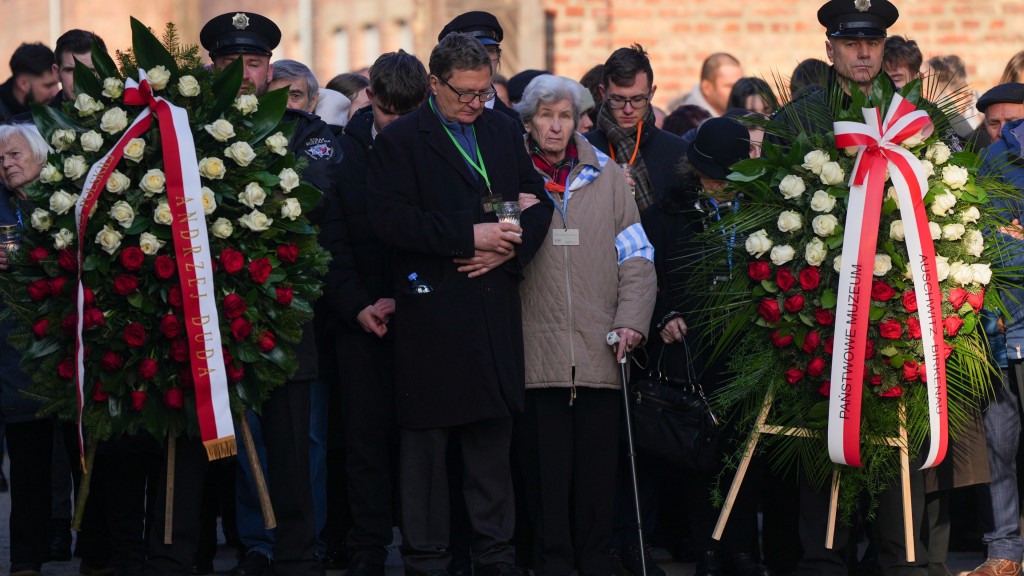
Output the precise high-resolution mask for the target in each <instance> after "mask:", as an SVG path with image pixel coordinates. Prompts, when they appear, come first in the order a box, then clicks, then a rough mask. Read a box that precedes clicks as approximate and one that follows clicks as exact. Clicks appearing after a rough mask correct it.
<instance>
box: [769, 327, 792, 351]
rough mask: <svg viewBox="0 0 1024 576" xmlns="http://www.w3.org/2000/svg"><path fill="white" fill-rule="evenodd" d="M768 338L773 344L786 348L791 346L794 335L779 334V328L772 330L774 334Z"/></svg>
mask: <svg viewBox="0 0 1024 576" xmlns="http://www.w3.org/2000/svg"><path fill="white" fill-rule="evenodd" d="M768 339H769V340H771V342H772V344H774V345H775V347H776V348H785V347H786V346H789V345H790V344H792V343H793V336H792V335H789V336H779V331H778V330H776V331H775V332H772V335H771V336H769V337H768Z"/></svg>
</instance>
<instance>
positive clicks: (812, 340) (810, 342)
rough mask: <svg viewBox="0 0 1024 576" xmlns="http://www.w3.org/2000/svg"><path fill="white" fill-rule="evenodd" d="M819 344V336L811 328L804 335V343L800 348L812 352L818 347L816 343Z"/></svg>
mask: <svg viewBox="0 0 1024 576" xmlns="http://www.w3.org/2000/svg"><path fill="white" fill-rule="evenodd" d="M820 344H821V336H820V335H819V334H818V333H817V332H815V331H813V330H812V331H810V332H808V333H807V336H804V345H803V346H801V347H800V349H801V350H803V351H804V352H807V353H808V354H814V351H815V350H817V349H818V345H820Z"/></svg>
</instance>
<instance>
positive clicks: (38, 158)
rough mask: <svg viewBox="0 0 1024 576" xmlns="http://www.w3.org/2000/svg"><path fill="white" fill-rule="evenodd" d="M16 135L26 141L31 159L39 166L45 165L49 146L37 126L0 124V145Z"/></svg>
mask: <svg viewBox="0 0 1024 576" xmlns="http://www.w3.org/2000/svg"><path fill="white" fill-rule="evenodd" d="M16 137H21V138H23V139H24V140H25V142H26V143H28V149H29V152H31V154H32V160H33V161H35V163H36V164H39V165H40V166H45V165H46V156H47V154H49V153H50V146H49V145H48V144H47V143H46V140H43V135H42V134H40V133H39V128H36V126H35V124H28V123H20V124H3V125H0V146H2V145H5V144H7V143H9V142H10V141H11V140H13V139H14V138H16Z"/></svg>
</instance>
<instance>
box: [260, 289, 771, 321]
mask: <svg viewBox="0 0 1024 576" xmlns="http://www.w3.org/2000/svg"><path fill="white" fill-rule="evenodd" d="M277 299H278V302H280V301H281V294H280V293H278V295H277ZM757 311H758V312H759V313H760V314H761V317H762V318H764V319H765V320H766V321H768V322H770V323H772V324H774V323H776V322H778V321H779V320H781V319H782V313H781V312H780V311H779V303H778V302H777V301H776V300H775V299H774V298H767V299H765V300H761V303H760V304H758V305H757Z"/></svg>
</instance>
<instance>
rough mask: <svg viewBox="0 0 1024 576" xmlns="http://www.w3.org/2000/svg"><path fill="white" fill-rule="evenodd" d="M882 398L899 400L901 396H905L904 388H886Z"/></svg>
mask: <svg viewBox="0 0 1024 576" xmlns="http://www.w3.org/2000/svg"><path fill="white" fill-rule="evenodd" d="M880 396H881V397H882V398H899V397H900V396H903V388H900V387H899V386H892V387H889V388H886V389H885V390H882V393H881V394H880Z"/></svg>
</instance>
